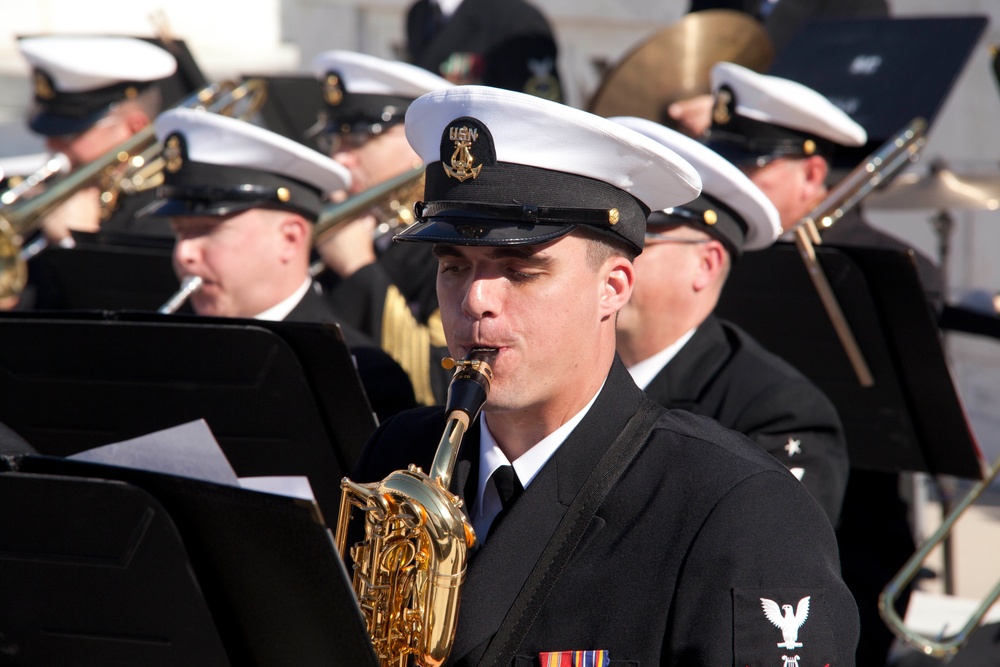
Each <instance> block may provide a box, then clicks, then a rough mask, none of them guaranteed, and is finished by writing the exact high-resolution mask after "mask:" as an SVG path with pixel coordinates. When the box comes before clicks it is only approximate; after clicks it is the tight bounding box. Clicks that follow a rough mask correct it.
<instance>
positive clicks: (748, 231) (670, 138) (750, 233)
mask: <svg viewBox="0 0 1000 667" xmlns="http://www.w3.org/2000/svg"><path fill="white" fill-rule="evenodd" d="M610 120H613V121H615V122H616V123H621V124H622V125H624V126H625V127H629V128H632V129H633V130H635V131H636V132H640V133H642V134H644V135H646V136H647V137H649V138H650V139H654V140H656V141H658V142H660V143H661V144H663V145H664V146H666V147H667V148H669V149H670V150H672V151H674V152H675V153H677V154H678V155H680V156H681V157H682V158H684V159H685V160H687V161H688V162H690V163H691V165H692V166H693V167H694V168H695V169H696V170H697V171H698V174H699V175H700V176H701V182H702V189H701V196H700V197H698V199H695V200H694V201H692V202H689V203H687V204H682V205H681V206H674V207H672V208H667V209H663V210H661V211H653V212H652V213H651V214H650V217H649V223H650V224H657V223H660V224H673V225H677V224H683V225H687V226H690V227H693V228H695V229H700V230H702V231H704V232H706V233H708V234H710V235H711V236H714V237H716V238H718V239H719V240H721V241H722V242H723V243H724V244H725V245H726V246H727V248H728V249H729V251H730V253H731V254H733V255H734V256H738V255H739V254H740V253H741V252H742V251H743V250H761V249H763V248H767V247H768V246H770V245H771V244H772V243H774V242H775V241H776V240H777V238H778V236H779V235H780V234H781V216H780V215H779V214H778V210H777V209H776V208H775V207H774V204H772V203H771V200H770V199H768V198H767V195H765V194H764V193H763V192H761V190H760V188H758V187H757V186H756V185H754V184H753V182H752V181H751V180H750V179H749V178H747V177H746V175H744V174H743V172H742V171H740V170H739V169H737V168H736V166H735V165H733V163H732V162H730V161H729V160H727V159H725V158H724V157H722V156H721V155H719V154H718V153H716V152H715V151H713V150H712V149H711V148H708V147H706V146H705V145H704V144H702V143H701V142H699V141H695V140H694V139H691V138H689V137H687V136H685V135H683V134H681V133H680V132H675V131H674V130H671V129H670V128H667V127H664V126H663V125H660V124H659V123H656V122H653V121H651V120H646V119H645V118H635V117H632V116H616V117H614V118H611V119H610Z"/></svg>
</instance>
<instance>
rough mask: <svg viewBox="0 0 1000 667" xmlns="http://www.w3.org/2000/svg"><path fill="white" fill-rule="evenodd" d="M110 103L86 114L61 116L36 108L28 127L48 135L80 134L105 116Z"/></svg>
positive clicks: (35, 131)
mask: <svg viewBox="0 0 1000 667" xmlns="http://www.w3.org/2000/svg"><path fill="white" fill-rule="evenodd" d="M110 108H111V107H110V105H109V106H106V107H103V108H101V109H98V110H97V111H93V112H91V113H89V114H87V115H85V116H79V117H75V116H60V115H56V114H53V113H48V112H46V111H43V110H41V109H39V110H36V111H35V112H33V113H32V115H31V116H30V117H29V118H28V127H30V128H31V131H32V132H34V133H36V134H41V135H44V136H46V137H59V136H63V135H67V134H78V133H80V132H83V131H84V130H87V129H89V128H90V127H91V126H92V125H94V123H96V122H97V121H99V120H101V119H102V118H104V116H105V115H106V114H107V113H108V110H109V109H110Z"/></svg>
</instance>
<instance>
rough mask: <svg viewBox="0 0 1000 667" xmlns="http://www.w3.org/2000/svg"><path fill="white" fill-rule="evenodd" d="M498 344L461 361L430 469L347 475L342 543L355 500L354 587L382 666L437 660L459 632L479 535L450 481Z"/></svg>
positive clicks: (448, 363)
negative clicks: (359, 533) (365, 477)
mask: <svg viewBox="0 0 1000 667" xmlns="http://www.w3.org/2000/svg"><path fill="white" fill-rule="evenodd" d="M495 355H496V350H494V349H475V350H473V351H472V352H471V353H470V354H469V356H468V357H466V358H465V359H463V360H461V361H454V360H452V359H446V360H445V364H444V365H445V368H451V367H454V368H455V374H454V376H453V377H452V380H451V384H450V385H449V387H448V400H447V403H446V409H445V414H446V415H447V422H446V425H445V429H444V433H443V435H442V436H441V441H440V443H439V444H438V448H437V451H436V453H435V455H434V461H433V463H432V464H431V467H430V470H429V471H428V472H427V473H424V472H423V471H422V470H421V469H420V468H418V467H417V466H416V465H410V466H409V468H408V469H406V470H397V471H396V472H394V473H392V474H390V475H389V476H388V477H386V478H385V479H383V480H382V481H381V482H377V483H374V484H358V483H355V482H352V481H351V480H349V479H347V478H344V480H343V481H342V482H341V489H342V496H341V501H340V515H339V517H338V521H337V532H336V543H337V549H338V551H339V552H340V554H341V557H344V556H345V551H346V547H347V533H348V525H349V523H350V520H351V514H352V510H354V509H360V510H362V513H363V515H364V529H365V536H364V540H363V541H361V542H358V543H357V544H355V545H354V546H352V547H351V551H350V556H351V560H352V561H353V568H354V576H353V587H354V592H355V595H356V596H357V598H358V604H359V605H360V607H361V612H362V614H363V616H364V617H365V622H366V625H367V628H368V636H369V637H370V638H371V640H372V645H373V646H374V648H375V652H376V654H377V655H378V656H379V662H380V664H381V665H382V666H383V667H389V666H390V665H391V666H395V667H405V666H406V665H409V664H411V660H412V663H413V664H417V665H420V666H421V667H436V666H437V665H441V664H442V663H444V661H445V660H446V659H447V657H448V654H449V652H450V651H451V647H452V643H453V641H454V637H455V628H456V624H457V620H458V606H459V600H460V593H461V585H462V582H463V580H464V579H465V568H466V557H467V553H468V550H469V549H471V548H472V547H473V546H474V545H475V543H476V535H475V532H474V531H473V529H472V525H471V524H470V523H469V521H468V519H466V517H465V515H464V514H463V513H462V501H461V499H460V498H458V496H456V495H454V494H453V493H451V492H450V491H449V490H448V486H449V484H450V483H451V475H452V472H453V471H454V468H455V462H456V460H457V458H458V450H459V447H460V445H461V442H462V438H463V437H464V435H465V432H466V430H467V429H468V428H469V425H470V424H471V423H472V422H473V421H474V420H475V419H476V416H477V415H478V414H479V411H480V410H481V409H482V407H483V404H484V403H485V402H486V398H487V396H488V395H489V389H490V382H491V381H492V379H493V370H492V368H491V366H490V362H491V361H492V360H493V359H494V357H495Z"/></svg>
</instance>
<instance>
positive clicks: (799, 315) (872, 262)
mask: <svg viewBox="0 0 1000 667" xmlns="http://www.w3.org/2000/svg"><path fill="white" fill-rule="evenodd" d="M816 253H817V258H818V259H819V262H820V264H821V266H822V267H823V269H824V270H825V272H826V275H827V277H828V278H829V280H830V283H831V286H832V287H833V290H834V292H835V294H836V296H837V299H838V300H839V302H840V304H841V307H842V309H843V311H844V315H845V317H846V319H847V321H848V324H849V325H850V326H851V329H852V330H853V332H854V335H855V337H856V338H857V340H858V344H859V346H860V348H861V352H862V354H863V355H864V358H865V360H866V361H867V362H868V365H869V367H870V369H871V371H872V375H873V376H874V379H875V383H874V385H873V386H871V387H862V386H861V385H860V384H859V383H858V380H857V377H856V376H855V374H854V371H853V370H852V368H851V365H850V363H849V361H848V359H847V356H846V354H845V353H844V350H843V348H842V346H841V345H840V342H839V340H838V339H837V336H836V333H835V331H834V329H833V325H832V324H831V322H830V319H829V317H828V316H827V314H826V311H825V310H824V308H823V306H822V303H821V301H820V299H819V297H818V296H817V293H816V290H815V289H814V288H813V285H812V283H811V282H810V281H809V279H808V276H807V274H806V269H805V267H804V266H803V264H802V260H801V258H800V257H799V254H798V251H797V250H796V248H795V247H794V246H792V245H790V244H787V243H778V244H775V245H774V246H773V247H771V248H769V249H767V250H763V251H760V252H752V253H746V254H744V255H743V256H742V257H741V258H740V260H739V262H737V263H736V265H735V266H734V267H733V271H732V273H731V274H730V276H729V279H728V281H727V283H726V287H725V289H724V290H723V294H722V298H721V299H720V301H719V305H718V307H717V308H716V313H717V314H718V315H719V316H720V317H723V318H725V319H728V320H730V321H732V322H734V323H736V324H738V325H739V326H741V327H743V328H744V329H746V330H747V331H748V332H749V333H750V334H751V335H752V336H754V337H755V338H757V340H759V341H760V342H761V344H763V345H764V346H765V347H767V348H768V349H770V350H771V351H772V352H774V353H775V354H777V355H779V356H781V357H783V358H784V359H785V360H787V361H788V362H789V363H791V364H792V365H794V366H795V367H796V368H798V369H799V370H800V371H802V373H804V374H805V375H806V376H808V377H809V378H810V379H811V380H812V381H813V382H815V383H816V384H817V385H818V386H819V387H820V389H822V390H823V391H824V392H825V393H826V394H827V396H829V398H830V399H831V400H832V401H833V403H834V405H835V406H836V408H837V411H838V412H839V413H840V418H841V420H842V421H843V423H844V428H845V432H846V436H847V443H848V450H849V454H850V458H851V465H852V467H857V468H866V469H870V470H882V471H894V472H899V471H915V472H929V473H933V474H945V475H954V476H957V477H965V478H970V479H981V478H982V474H983V471H982V465H981V455H980V452H979V448H978V446H977V444H976V441H975V437H974V436H973V434H972V432H971V431H970V429H969V425H968V422H967V420H966V418H965V414H964V411H963V409H962V405H961V402H960V400H959V397H958V394H957V392H956V390H955V387H954V384H953V383H952V380H951V375H950V373H949V370H948V366H947V363H946V360H945V357H944V351H943V348H942V346H941V342H940V338H939V333H938V328H937V325H936V323H935V320H934V316H933V314H932V313H931V311H930V308H929V306H928V305H927V301H926V298H925V297H924V293H923V290H922V288H921V285H920V280H919V277H918V275H917V272H916V266H915V264H914V262H913V258H912V256H911V255H910V254H909V253H906V252H902V251H897V250H887V249H882V248H860V247H833V246H831V245H822V246H818V247H817V248H816Z"/></svg>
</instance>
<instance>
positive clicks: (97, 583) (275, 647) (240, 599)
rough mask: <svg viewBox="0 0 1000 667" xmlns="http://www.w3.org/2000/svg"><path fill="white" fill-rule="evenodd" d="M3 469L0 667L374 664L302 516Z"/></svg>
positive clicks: (319, 531)
mask: <svg viewBox="0 0 1000 667" xmlns="http://www.w3.org/2000/svg"><path fill="white" fill-rule="evenodd" d="M5 463H6V467H7V469H8V471H7V472H3V473H2V474H0V564H2V565H0V587H2V590H3V595H2V596H0V627H3V638H2V641H3V647H4V651H3V657H0V662H4V661H5V658H9V657H13V658H14V659H15V661H16V662H17V664H22V665H56V664H73V665H80V666H87V667H89V666H93V667H98V666H100V667H116V666H118V665H121V666H122V667H125V666H129V667H131V666H132V665H143V666H144V667H181V666H184V667H186V666H187V665H234V666H235V665H279V666H280V665H288V666H295V667H300V666H303V665H306V666H308V665H343V666H345V667H346V666H350V667H359V666H360V667H367V666H372V667H374V666H375V665H377V664H378V662H377V660H376V658H375V655H374V652H373V651H372V648H371V644H370V642H369V641H368V638H367V635H366V632H365V625H364V620H363V618H362V616H361V613H360V610H359V609H358V606H357V603H356V602H355V599H354V593H353V591H352V590H351V586H350V583H349V580H348V576H347V572H346V570H345V568H344V564H343V562H342V561H341V559H340V558H339V556H338V555H337V553H336V549H335V548H334V546H333V542H332V540H331V539H330V535H329V532H328V530H327V528H326V527H325V526H324V525H323V524H322V523H321V522H320V521H318V517H317V516H316V515H315V513H314V512H313V511H312V510H310V507H311V506H310V505H309V504H308V503H303V502H302V501H297V500H294V499H291V498H286V497H284V496H277V495H272V494H267V493H258V492H253V491H246V490H243V489H239V488H234V487H228V486H223V485H219V484H212V483H208V482H201V481H198V480H193V479H189V478H184V477H176V476H172V475H164V474H159V473H154V472H149V471H144V470H131V469H126V468H121V467H117V466H107V465H99V464H92V463H81V462H77V461H67V460H62V459H51V458H47V457H35V456H26V457H13V458H10V459H7V460H6V461H5Z"/></svg>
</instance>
